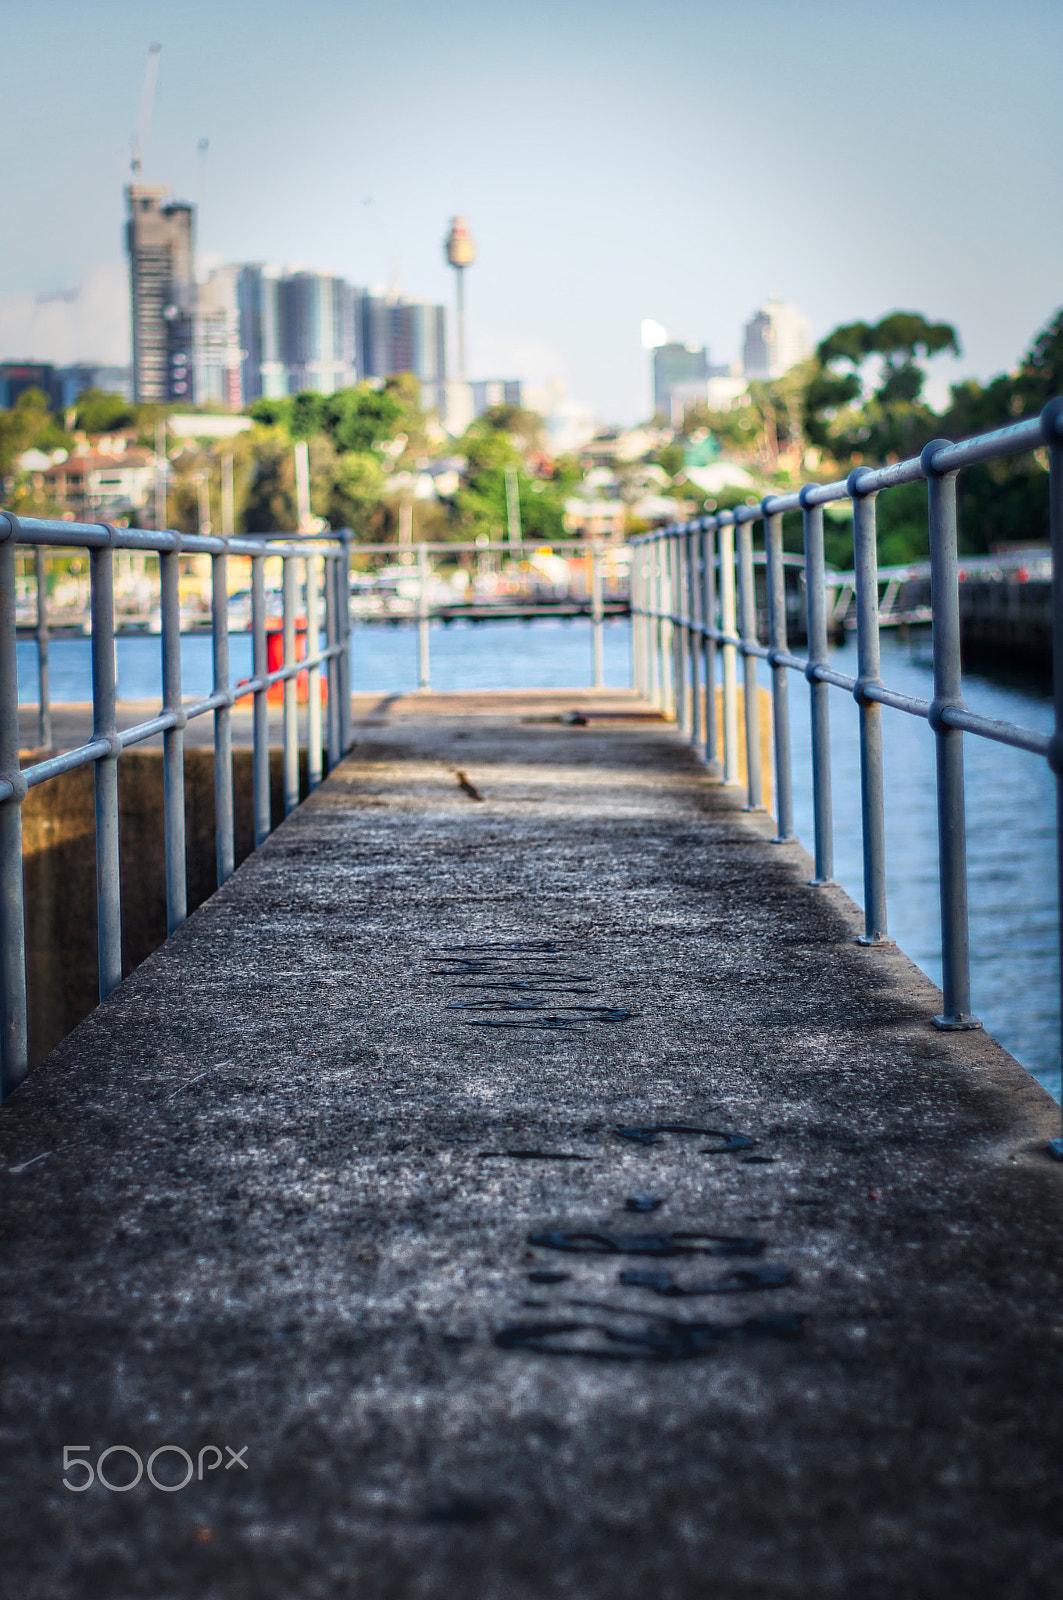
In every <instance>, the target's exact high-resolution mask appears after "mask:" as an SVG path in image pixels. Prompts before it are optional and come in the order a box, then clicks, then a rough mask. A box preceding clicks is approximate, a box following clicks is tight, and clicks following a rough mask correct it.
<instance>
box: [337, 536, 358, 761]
mask: <svg viewBox="0 0 1063 1600" xmlns="http://www.w3.org/2000/svg"><path fill="white" fill-rule="evenodd" d="M336 538H337V539H338V540H339V541H340V544H341V545H342V546H343V554H342V556H341V557H340V559H339V561H338V562H337V564H336V565H337V569H338V570H337V590H338V593H337V595H336V600H337V603H338V610H337V619H336V620H337V623H338V625H339V640H340V644H341V645H342V646H343V649H342V650H341V651H340V655H339V664H340V672H339V693H340V747H341V751H342V753H343V755H346V754H347V751H348V750H349V749H350V748H351V745H352V743H353V742H354V729H353V728H352V726H351V585H350V571H351V539H352V534H351V530H350V529H349V528H341V529H340V531H339V533H337V535H336Z"/></svg>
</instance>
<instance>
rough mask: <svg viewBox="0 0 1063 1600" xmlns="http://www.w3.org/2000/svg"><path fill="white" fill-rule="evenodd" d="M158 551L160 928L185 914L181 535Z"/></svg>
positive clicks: (169, 926) (171, 927)
mask: <svg viewBox="0 0 1063 1600" xmlns="http://www.w3.org/2000/svg"><path fill="white" fill-rule="evenodd" d="M172 537H173V541H174V545H173V549H172V550H164V551H162V552H161V554H160V555H159V591H160V609H161V612H162V709H163V711H165V712H168V713H169V714H170V715H171V716H172V717H173V719H174V723H173V727H171V728H167V729H166V731H165V733H164V734H163V736H162V787H163V817H164V824H163V825H164V827H165V830H166V931H167V933H173V932H174V930H175V929H176V928H179V927H180V926H181V924H182V922H184V920H185V918H186V917H187V915H188V882H187V867H186V857H185V722H186V718H185V714H184V711H183V710H182V706H181V582H180V563H181V554H180V551H181V535H180V534H179V533H175V534H173V535H172Z"/></svg>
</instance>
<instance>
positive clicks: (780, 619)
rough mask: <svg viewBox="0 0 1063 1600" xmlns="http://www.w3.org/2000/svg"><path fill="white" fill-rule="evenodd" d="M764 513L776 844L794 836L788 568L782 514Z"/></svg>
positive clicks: (765, 509) (783, 842) (765, 505)
mask: <svg viewBox="0 0 1063 1600" xmlns="http://www.w3.org/2000/svg"><path fill="white" fill-rule="evenodd" d="M761 510H762V511H763V513H764V553H765V559H766V561H767V573H766V577H767V589H768V651H769V654H768V662H769V665H770V666H771V703H772V726H773V728H774V731H775V816H776V820H777V822H778V824H779V826H778V829H777V830H776V834H775V839H774V841H773V842H774V843H775V844H785V843H786V842H787V841H788V840H790V839H792V838H793V837H794V797H793V778H792V776H791V769H790V684H789V668H788V667H787V666H785V665H784V663H783V662H782V661H781V660H780V659H779V658H780V656H785V655H787V654H788V650H789V647H788V643H787V638H786V568H785V565H784V563H783V548H782V514H781V512H769V510H768V507H767V500H766V499H765V501H764V502H763V504H762V506H761Z"/></svg>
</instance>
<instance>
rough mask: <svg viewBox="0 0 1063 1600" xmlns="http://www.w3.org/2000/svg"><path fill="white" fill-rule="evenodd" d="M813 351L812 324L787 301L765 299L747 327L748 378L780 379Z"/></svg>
mask: <svg viewBox="0 0 1063 1600" xmlns="http://www.w3.org/2000/svg"><path fill="white" fill-rule="evenodd" d="M811 354H812V324H811V322H809V320H808V318H807V317H806V316H805V315H804V313H803V312H801V311H798V309H797V307H796V306H791V305H788V304H787V303H786V301H785V300H765V302H764V304H763V305H762V306H760V307H759V309H758V310H756V311H755V312H754V313H753V315H752V317H750V319H749V321H748V322H747V323H746V326H745V340H744V343H743V348H742V367H743V370H744V372H745V375H746V377H747V378H757V379H760V380H761V381H766V380H770V379H772V378H781V377H782V375H783V373H784V372H788V371H789V369H790V368H791V367H794V366H796V365H797V363H798V362H799V361H807V360H808V358H809V356H810V355H811Z"/></svg>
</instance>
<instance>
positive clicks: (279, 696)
mask: <svg viewBox="0 0 1063 1600" xmlns="http://www.w3.org/2000/svg"><path fill="white" fill-rule="evenodd" d="M295 659H296V660H297V661H303V660H305V659H306V623H305V621H304V622H303V626H302V628H299V627H298V626H297V627H296V631H295ZM283 665H284V633H283V630H282V629H280V628H269V629H267V630H266V671H267V672H279V670H280V668H281V667H283ZM295 698H296V700H297V702H298V703H299V705H301V706H304V705H306V703H307V701H308V700H309V699H310V674H309V673H308V672H300V673H299V675H298V677H297V678H296V680H295ZM266 699H267V701H268V703H269V704H270V705H271V706H280V705H283V704H284V684H283V683H271V684H270V686H269V688H268V689H267V691H266ZM327 699H328V683H327V682H326V679H325V674H324V673H322V674H321V702H322V704H324V703H325V701H326V700H327Z"/></svg>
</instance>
